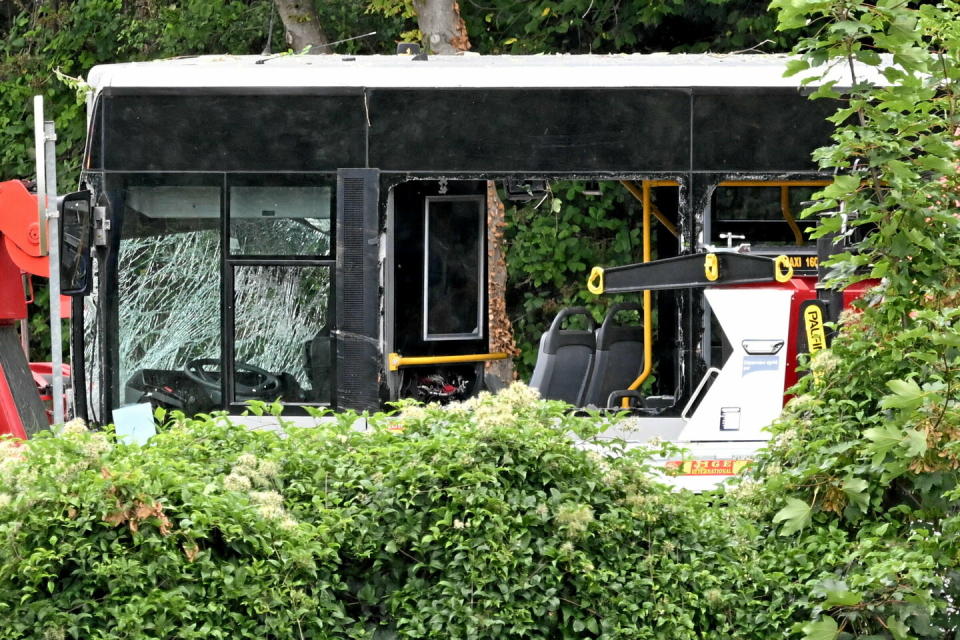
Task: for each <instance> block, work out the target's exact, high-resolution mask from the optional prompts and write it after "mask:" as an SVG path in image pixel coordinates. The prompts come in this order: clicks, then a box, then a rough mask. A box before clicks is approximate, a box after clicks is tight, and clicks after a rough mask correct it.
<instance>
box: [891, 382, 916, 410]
mask: <svg viewBox="0 0 960 640" xmlns="http://www.w3.org/2000/svg"><path fill="white" fill-rule="evenodd" d="M887 387H888V388H889V389H890V390H891V391H893V395H888V396H884V397H883V398H881V399H880V408H881V409H907V410H912V409H916V408H917V407H919V406H920V405H921V404H923V397H924V393H923V389H921V388H920V385H918V384H917V383H916V381H914V380H912V379H911V380H888V381H887Z"/></svg>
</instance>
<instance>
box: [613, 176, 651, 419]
mask: <svg viewBox="0 0 960 640" xmlns="http://www.w3.org/2000/svg"><path fill="white" fill-rule="evenodd" d="M650 187H651V185H650V181H649V180H644V181H643V183H642V188H643V197H642V201H643V261H644V262H650V214H651V211H652V209H653V204H652V202H651V201H650ZM652 307H653V295H652V294H651V292H650V290H646V291H644V292H643V370H642V371H641V372H640V375H639V376H637V379H636V380H634V381H633V383H632V384H631V385H630V386H629V387H628V388H629V389H630V390H631V391H636V390H637V389H639V388H640V385H641V384H643V381H644V380H646V379H647V378H649V377H650V372H651V371H652V370H653V308H652ZM620 406H621V407H623V408H624V409H628V408H629V407H630V400H629V399H628V398H624V399H623V400H622V401H621V405H620Z"/></svg>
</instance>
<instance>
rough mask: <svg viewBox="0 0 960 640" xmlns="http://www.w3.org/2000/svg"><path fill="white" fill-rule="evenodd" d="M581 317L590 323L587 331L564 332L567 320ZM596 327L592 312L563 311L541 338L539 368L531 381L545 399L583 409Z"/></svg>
mask: <svg viewBox="0 0 960 640" xmlns="http://www.w3.org/2000/svg"><path fill="white" fill-rule="evenodd" d="M578 315H579V316H584V317H585V318H586V319H587V328H586V329H563V328H562V325H563V323H564V321H565V320H567V319H568V318H570V317H571V316H578ZM595 326H596V325H595V323H594V322H593V317H592V316H591V315H590V312H588V311H587V310H586V309H584V308H583V307H571V308H569V309H563V310H562V311H560V313H558V314H557V317H556V318H554V320H553V323H552V324H551V325H550V328H549V329H548V330H547V332H546V333H544V334H543V336H542V337H541V338H540V350H539V352H538V353H537V364H536V365H535V366H534V368H533V376H532V377H531V378H530V386H531V387H533V388H534V389H537V390H538V391H540V395H541V396H542V397H544V398H548V399H550V400H563V401H564V402H567V403H570V404H572V405H575V406H578V407H579V406H583V401H584V398H585V396H586V393H587V388H588V386H589V384H590V372H591V370H592V369H593V357H594V353H595V351H596V345H597V343H596V337H595V335H594V328H595Z"/></svg>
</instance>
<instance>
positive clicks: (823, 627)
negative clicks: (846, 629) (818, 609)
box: [803, 617, 840, 640]
mask: <svg viewBox="0 0 960 640" xmlns="http://www.w3.org/2000/svg"><path fill="white" fill-rule="evenodd" d="M839 633H840V630H839V629H838V628H837V621H836V620H834V619H833V618H830V617H827V618H821V619H819V620H817V621H816V622H809V623H807V624H805V625H803V634H804V635H803V640H836V637H837V635H838V634H839Z"/></svg>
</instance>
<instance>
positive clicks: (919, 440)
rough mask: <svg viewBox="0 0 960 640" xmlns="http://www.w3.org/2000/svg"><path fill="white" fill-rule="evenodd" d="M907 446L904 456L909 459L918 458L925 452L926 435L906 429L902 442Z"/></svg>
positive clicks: (923, 432) (916, 430)
mask: <svg viewBox="0 0 960 640" xmlns="http://www.w3.org/2000/svg"><path fill="white" fill-rule="evenodd" d="M902 442H903V444H905V445H906V446H907V451H906V454H907V455H908V456H910V457H911V458H919V457H920V456H922V455H923V454H925V453H926V452H927V433H926V432H925V431H921V430H919V429H907V435H906V436H905V437H904V438H903V440H902Z"/></svg>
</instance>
